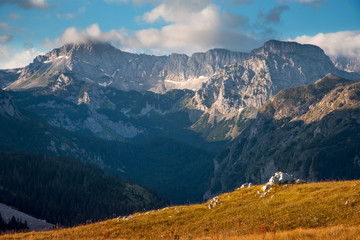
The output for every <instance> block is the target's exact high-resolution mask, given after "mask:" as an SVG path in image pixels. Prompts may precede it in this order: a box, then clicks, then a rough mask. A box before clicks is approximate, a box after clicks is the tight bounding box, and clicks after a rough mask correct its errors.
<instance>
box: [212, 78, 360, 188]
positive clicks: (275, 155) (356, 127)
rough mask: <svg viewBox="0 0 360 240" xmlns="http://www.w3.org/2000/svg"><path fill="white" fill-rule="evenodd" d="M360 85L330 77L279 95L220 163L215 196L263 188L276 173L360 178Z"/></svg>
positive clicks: (316, 178)
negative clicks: (244, 186) (256, 186)
mask: <svg viewBox="0 0 360 240" xmlns="http://www.w3.org/2000/svg"><path fill="white" fill-rule="evenodd" d="M359 96H360V81H347V80H345V79H343V78H340V77H338V76H335V75H332V74H329V75H327V76H326V77H324V78H322V79H320V80H318V81H316V82H315V83H314V84H309V85H305V86H300V87H294V88H288V89H284V90H281V91H280V92H279V93H278V94H277V95H275V96H274V97H273V98H271V99H270V100H269V101H268V102H266V103H265V104H264V105H263V106H262V107H261V108H260V110H259V113H258V115H257V117H256V120H255V121H253V122H252V124H251V125H250V126H249V127H248V128H247V129H246V130H244V131H243V132H242V133H241V134H240V135H239V137H238V138H237V139H236V140H234V142H233V143H232V144H229V145H228V146H227V147H226V148H225V149H224V150H223V152H222V153H220V154H219V155H218V156H217V157H216V161H217V163H218V164H219V167H218V168H217V171H216V174H215V177H214V179H213V181H212V187H211V192H212V193H216V192H224V191H229V190H231V189H233V188H234V187H236V186H238V185H241V184H242V183H244V182H252V183H258V184H259V183H264V182H265V181H266V180H267V179H268V178H269V177H270V176H271V174H272V173H273V172H274V171H284V172H291V173H293V174H294V175H296V176H297V177H299V178H303V179H306V180H309V181H319V180H330V179H332V180H339V179H343V180H346V179H349V180H350V179H356V178H358V177H360V164H359V156H360V147H359V146H360V98H359Z"/></svg>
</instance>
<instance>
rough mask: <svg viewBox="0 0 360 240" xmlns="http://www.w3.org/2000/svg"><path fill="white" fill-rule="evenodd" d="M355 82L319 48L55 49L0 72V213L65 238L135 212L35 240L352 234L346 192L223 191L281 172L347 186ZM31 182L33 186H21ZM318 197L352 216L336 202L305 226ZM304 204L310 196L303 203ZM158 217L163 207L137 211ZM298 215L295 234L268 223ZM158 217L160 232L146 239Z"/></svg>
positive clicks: (359, 152)
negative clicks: (38, 222) (2, 208)
mask: <svg viewBox="0 0 360 240" xmlns="http://www.w3.org/2000/svg"><path fill="white" fill-rule="evenodd" d="M342 69H345V68H342ZM359 78H360V74H359V73H357V72H346V71H344V70H340V69H338V68H337V67H336V65H335V64H334V63H333V62H332V60H331V59H330V58H329V57H328V56H327V55H326V54H325V53H324V51H323V50H322V49H321V48H319V47H317V46H314V45H307V44H299V43H295V42H285V41H276V40H270V41H268V42H265V44H264V45H263V46H262V47H260V48H257V49H254V50H253V51H251V52H250V53H241V52H233V51H229V50H225V49H212V50H209V51H207V52H205V53H194V54H193V55H192V56H190V57H189V56H186V55H183V54H171V55H168V56H153V55H146V54H134V53H127V52H123V51H121V50H119V49H116V48H114V47H113V46H111V45H110V44H107V43H101V42H92V41H89V42H86V43H77V44H66V45H64V46H62V47H60V48H57V49H54V50H52V51H50V52H49V53H47V54H45V55H40V56H38V57H36V58H35V59H34V61H33V62H32V63H31V64H29V65H28V66H26V67H24V68H20V69H15V70H2V71H1V72H0V83H1V84H2V86H3V90H1V92H0V123H1V124H0V151H1V152H0V155H1V156H2V158H1V159H2V160H3V161H4V162H3V166H7V167H8V169H7V170H5V168H3V170H2V172H1V173H2V175H1V176H2V177H1V178H0V190H1V191H2V194H1V196H0V203H4V204H7V205H9V206H12V207H16V208H18V209H19V210H20V211H23V212H25V213H27V214H30V215H32V216H34V217H36V218H41V219H46V220H47V221H49V222H50V223H52V224H60V225H63V226H76V225H78V224H83V223H85V222H89V221H92V222H97V221H100V220H104V219H111V218H113V217H116V216H120V215H121V216H126V215H128V214H132V213H134V212H137V213H135V214H133V215H130V216H129V217H124V218H120V219H113V220H108V221H106V222H99V223H97V224H94V225H86V226H82V227H78V228H74V229H68V230H66V229H65V230H59V231H55V232H48V233H39V235H34V236H33V237H34V238H33V239H37V238H38V237H39V238H42V237H44V238H55V239H56V238H65V239H66V238H67V239H71V238H72V237H73V235H72V234H77V236H79V239H81V238H87V237H89V235H86V234H90V236H91V237H92V238H98V237H101V236H105V238H113V239H117V238H125V239H131V238H134V239H137V238H150V239H152V238H154V236H158V235H159V234H160V232H162V233H163V232H164V234H165V235H163V238H168V237H170V238H174V239H176V236H178V237H181V238H184V239H190V238H195V239H196V238H208V237H211V236H217V235H219V236H220V235H221V236H223V237H224V238H228V237H233V236H235V237H241V236H243V235H246V234H247V235H249V234H250V235H251V234H258V231H257V230H258V229H259V226H260V227H261V226H262V224H263V222H265V225H266V226H265V228H266V232H269V231H270V232H272V231H273V230H274V229H275V227H276V232H278V231H288V230H294V229H298V228H306V229H317V228H326V229H327V228H328V227H333V226H340V225H344V228H351V227H352V226H355V225H356V224H358V219H357V218H356V216H355V215H354V214H355V212H356V211H357V195H356V193H355V192H356V191H355V192H353V191H352V189H357V188H356V187H355V188H351V187H350V185H349V184H353V185H354V184H355V186H357V183H356V181H354V182H325V183H309V184H303V185H302V184H301V185H294V186H292V187H290V188H289V191H291V194H290V193H289V192H287V191H288V189H284V186H277V187H275V188H274V192H276V194H275V196H277V195H278V194H279V196H280V199H283V200H281V201H280V200H270V199H268V200H265V199H262V198H261V199H259V196H260V195H259V194H257V191H255V190H254V189H258V188H259V185H257V186H255V187H253V188H250V189H249V190H247V189H246V190H244V189H241V190H239V189H238V190H236V191H235V192H231V191H233V190H234V189H237V188H238V187H240V186H241V185H242V184H243V183H246V182H251V183H253V184H263V183H265V182H266V181H267V180H268V178H269V177H270V176H271V175H272V174H274V172H276V171H279V170H280V171H284V172H289V173H291V174H294V175H295V176H296V177H299V178H302V179H304V180H306V181H309V182H318V181H324V180H354V179H358V178H359V177H360V164H359V156H360V149H359V146H360V132H359V129H360V126H359V125H360V115H359V113H360V105H359V100H360V99H359V96H360V90H359V89H360V88H359V86H360V85H359V80H357V79H359ZM11 164H13V165H11ZM22 167H26V168H28V169H32V168H34V170H33V171H31V172H29V173H27V172H26V170H24V169H23V168H22ZM65 173H66V174H65ZM28 174H29V175H28ZM45 176H49V178H45ZM50 176H54V177H56V178H50ZM31 177H35V179H37V180H38V181H37V182H35V183H34V184H30V183H32V181H33V180H30V179H31ZM26 179H29V180H26ZM71 179H74V180H71ZM90 179H91V180H90ZM34 181H35V180H34ZM26 183H27V184H26ZM48 183H51V184H50V185H49V186H48V185H47V184H48ZM16 184H17V185H16ZM72 184H74V188H76V189H75V190H74V189H71V188H69V187H68V186H71V185H72ZM331 184H334V187H333V186H330V185H331ZM20 186H23V188H20ZM66 186H67V187H66ZM75 186H76V187H75ZM44 188H45V189H48V191H49V192H51V193H52V194H51V195H50V196H47V194H45V193H44V192H43V190H44ZM335 188H336V190H335ZM13 189H19V190H17V191H15V190H13ZM290 189H293V190H290ZM329 189H332V190H329ZM50 190H51V191H50ZM317 190H319V191H317ZM71 191H73V192H71ZM323 191H324V192H323ZM328 191H330V193H332V192H336V191H339V192H342V191H343V192H342V194H343V195H341V196H344V197H345V198H346V197H347V198H349V199H350V198H351V199H355V200H354V203H353V204H352V205H351V206H352V208H345V209H342V208H341V206H342V205H341V204H340V202H341V201H345V202H346V201H347V200H345V198H342V197H341V201H340V200H339V198H340V195H331V194H330V195H329V199H325V200H324V201H325V202H326V204H327V205H326V206H325V205H319V206H318V208H316V209H314V212H313V213H314V216H313V215H311V214H310V215H309V216H308V215H306V214H309V212H306V213H305V212H301V210H302V209H301V207H300V206H312V205H313V204H314V202H312V201H315V200H314V199H316V198H319V196H324V195H325V192H326V194H327V193H328ZM224 192H230V193H228V196H230V197H228V198H229V199H227V197H226V196H227V195H226V194H225V195H221V197H220V199H221V201H222V202H223V204H224V206H219V212H218V210H216V209H211V211H210V212H209V211H208V210H209V209H208V207H207V206H208V204H209V203H207V204H201V203H202V202H206V201H207V200H208V199H210V198H212V197H213V196H215V195H218V194H222V193H224ZM310 192H313V194H314V196H313V197H312V198H307V197H304V196H305V195H304V194H305V193H306V194H310ZM287 194H290V195H291V196H290V195H287ZM316 194H319V195H316ZM354 194H355V195H354ZM100 195H103V198H102V199H100V198H98V196H100ZM258 195H259V196H258ZM310 195H311V194H310ZM105 196H107V197H105ZM232 196H236V197H232ZM306 196H308V195H306ZM254 197H255V198H254ZM287 197H290V198H291V199H292V200H291V201H289V203H288V204H289V205H284V206H286V208H287V209H288V208H291V209H294V211H293V212H292V211H290V212H287V210H286V211H285V210H284V209H283V208H282V207H281V205H282V204H285V200H284V199H285V198H287ZM292 197H294V198H292ZM75 198H76V199H77V200H75ZM46 199H47V200H48V201H47V200H46ZM266 199H267V198H266ZM295 199H302V202H298V201H296V200H295ZM250 200H251V201H250ZM77 201H80V202H81V203H82V204H77V203H76V202H77ZM87 201H88V202H87ZM278 201H280V202H278ZM351 201H352V200H351ZM46 202H47V203H46ZM50 203H51V204H50ZM46 204H49V206H48V205H46ZM66 204H69V207H68V208H69V209H72V211H71V212H70V213H67V214H65V213H64V211H65V210H63V209H65V208H66V207H65V205H66ZM184 204H194V205H189V206H185V205H184ZM174 205H177V207H174ZM32 206H38V207H32ZM89 206H92V207H89ZM165 206H171V207H170V208H166V209H165V210H157V211H153V212H152V211H151V212H147V213H144V212H146V211H147V210H150V209H159V208H163V207H165ZM245 206H246V207H245ZM270 206H274V207H279V208H276V210H274V209H272V208H271V207H270ZM331 208H337V209H338V210H339V211H340V213H339V214H338V215H336V214H332V213H331V212H330V209H331ZM89 209H93V210H94V211H93V212H92V213H91V211H89ZM100 209H103V210H100ZM220 209H222V210H221V211H220ZM296 209H297V210H296ZM95 210H96V211H95ZM212 210H214V211H212ZM273 210H274V211H273ZM247 211H251V212H252V214H253V217H246V216H249V215H250V212H247ZM284 211H285V212H284ZM321 212H326V214H325V213H324V214H323V215H324V216H323V215H321V214H320V213H321ZM257 213H259V214H257ZM164 214H165V215H164ZM318 214H320V215H321V217H320V218H319V217H318ZM341 214H342V215H341ZM233 215H234V216H233ZM315 215H316V218H318V220H316V221H315V220H313V219H315ZM295 216H297V222H294V221H290V220H289V221H287V222H282V223H279V224H278V223H277V222H278V221H279V219H283V218H285V217H286V218H287V219H293V218H295ZM347 216H355V217H354V218H353V219H352V220H354V221H351V220H350V219H349V217H347ZM137 218H139V221H138V222H137V221H136V222H134V221H132V220H131V219H137ZM240 218H241V220H239V219H240ZM121 219H122V220H121ZM124 219H125V220H124ZM151 219H152V220H151ZM155 219H159V221H158V222H156V224H155V225H156V226H158V228H154V227H151V223H150V222H151V221H157V220H155ZM128 220H129V221H128ZM275 222H276V224H275ZM139 224H140V225H139ZM153 224H154V222H153ZM236 224H238V225H236ZM277 224H278V225H277ZM272 226H273V227H272ZM270 228H274V229H272V230H271V229H270ZM94 229H96V231H95V230H94ZM131 229H132V230H131ZM134 229H137V230H134ZM97 230H99V231H97ZM328 230H329V231H332V229H328ZM139 231H140V232H142V233H143V234H144V235H141V236H140V235H136V234H139ZM274 231H275V230H274ZM304 231H306V230H304ZM324 231H327V230H324ZM334 231H337V230H334ZM354 231H357V230H354ZM42 234H44V235H42ZM57 234H59V235H57ZM179 234H183V235H179ZM284 234H286V233H285V232H284ZM19 236H21V237H29V238H30V239H32V238H31V237H32V235H26V234H25V235H19ZM5 237H8V235H7V236H5ZM16 237H17V235H14V238H16Z"/></svg>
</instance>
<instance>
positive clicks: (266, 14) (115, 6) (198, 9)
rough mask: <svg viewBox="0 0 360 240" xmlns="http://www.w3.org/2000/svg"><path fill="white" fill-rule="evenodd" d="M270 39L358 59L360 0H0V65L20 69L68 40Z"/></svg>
mask: <svg viewBox="0 0 360 240" xmlns="http://www.w3.org/2000/svg"><path fill="white" fill-rule="evenodd" d="M270 39H277V40H286V41H297V42H300V43H310V44H315V45H318V46H320V47H321V48H323V49H324V51H325V52H326V53H327V54H328V55H329V56H331V57H339V56H345V57H359V56H360V0H76V1H74V0H0V69H7V68H16V67H23V66H26V65H27V64H29V63H30V62H32V60H33V58H34V57H35V56H37V55H39V54H45V53H46V52H49V51H50V50H52V49H53V48H57V47H60V46H62V45H64V44H66V43H74V42H85V41H88V40H93V41H101V42H109V43H111V44H112V45H113V46H115V47H117V48H119V49H121V50H123V51H128V52H135V53H147V54H154V55H167V54H170V53H185V54H188V55H191V54H192V53H194V52H204V51H207V50H209V49H212V48H226V49H230V50H234V51H242V52H250V51H251V50H252V49H254V48H257V47H260V46H262V44H263V43H264V42H265V41H267V40H270Z"/></svg>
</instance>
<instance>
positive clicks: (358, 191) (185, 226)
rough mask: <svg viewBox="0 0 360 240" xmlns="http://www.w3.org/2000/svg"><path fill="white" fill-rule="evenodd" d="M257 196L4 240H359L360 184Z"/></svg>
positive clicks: (278, 189)
mask: <svg viewBox="0 0 360 240" xmlns="http://www.w3.org/2000/svg"><path fill="white" fill-rule="evenodd" d="M258 192H260V193H262V191H261V186H254V187H251V188H243V189H238V190H236V191H234V192H232V193H226V194H222V195H220V203H221V205H218V206H216V207H215V208H213V209H209V208H208V203H204V204H197V205H190V206H175V207H170V208H167V209H163V210H158V211H152V212H147V213H135V214H133V215H131V216H129V217H128V219H127V220H124V219H112V220H108V221H104V222H99V223H94V224H89V225H84V226H79V227H75V228H68V229H61V230H54V231H48V232H38V233H35V232H31V233H22V234H14V235H4V236H0V239H359V238H358V237H357V236H358V235H360V234H359V232H360V181H345V182H322V183H308V184H295V185H291V186H288V187H285V186H284V185H277V186H275V187H273V189H272V190H271V191H270V192H268V194H267V195H266V196H265V197H260V194H258ZM274 237H275V238H274Z"/></svg>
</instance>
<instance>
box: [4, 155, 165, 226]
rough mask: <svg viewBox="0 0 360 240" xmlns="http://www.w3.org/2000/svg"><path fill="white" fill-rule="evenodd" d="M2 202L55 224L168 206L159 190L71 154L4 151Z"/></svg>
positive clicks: (84, 220) (77, 222)
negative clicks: (75, 158)
mask: <svg viewBox="0 0 360 240" xmlns="http://www.w3.org/2000/svg"><path fill="white" fill-rule="evenodd" d="M0 165H1V169H0V202H1V203H4V204H7V205H9V206H11V207H15V208H17V209H18V210H20V211H22V212H24V213H27V214H30V215H32V216H34V217H36V218H40V219H46V220H47V221H48V222H50V223H53V224H61V225H66V226H73V225H78V224H80V223H85V222H86V221H88V220H90V221H96V220H101V219H106V218H110V217H112V216H114V215H119V214H129V213H132V212H135V211H142V210H143V209H154V208H159V207H162V206H164V205H166V201H165V200H164V199H162V198H160V197H159V196H158V195H156V194H154V193H153V192H150V191H149V190H147V189H145V188H144V187H141V186H139V185H137V184H135V183H132V182H130V181H126V182H125V181H123V180H121V179H120V178H119V177H115V176H111V175H106V174H105V173H104V172H103V171H102V170H100V169H99V168H98V167H95V166H92V165H86V164H84V163H82V162H80V161H78V160H74V159H71V158H66V157H53V156H49V155H40V154H31V153H27V154H25V153H4V152H1V153H0Z"/></svg>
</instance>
